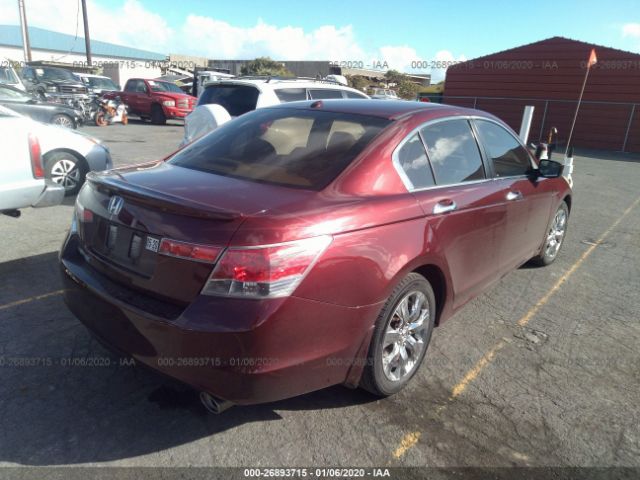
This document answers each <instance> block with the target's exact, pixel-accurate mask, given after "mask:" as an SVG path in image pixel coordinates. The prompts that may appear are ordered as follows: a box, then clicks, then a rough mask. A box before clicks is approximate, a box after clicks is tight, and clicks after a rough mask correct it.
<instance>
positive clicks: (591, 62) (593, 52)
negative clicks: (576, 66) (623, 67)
mask: <svg viewBox="0 0 640 480" xmlns="http://www.w3.org/2000/svg"><path fill="white" fill-rule="evenodd" d="M596 63H598V57H596V49H595V48H592V49H591V55H589V62H588V63H587V68H591V66H593V65H595V64H596Z"/></svg>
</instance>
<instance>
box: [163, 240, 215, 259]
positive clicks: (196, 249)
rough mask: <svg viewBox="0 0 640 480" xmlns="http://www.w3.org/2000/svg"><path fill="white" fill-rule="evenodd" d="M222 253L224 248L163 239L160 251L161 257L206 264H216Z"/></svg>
mask: <svg viewBox="0 0 640 480" xmlns="http://www.w3.org/2000/svg"><path fill="white" fill-rule="evenodd" d="M220 252H222V247H215V246H211V245H199V244H196V243H187V242H179V241H177V240H171V239H169V238H163V239H162V241H161V242H160V248H159V249H158V253H159V254H161V255H167V256H169V257H178V258H184V259H186V260H195V261H197V262H205V263H214V262H215V261H216V259H217V258H218V256H219V255H220Z"/></svg>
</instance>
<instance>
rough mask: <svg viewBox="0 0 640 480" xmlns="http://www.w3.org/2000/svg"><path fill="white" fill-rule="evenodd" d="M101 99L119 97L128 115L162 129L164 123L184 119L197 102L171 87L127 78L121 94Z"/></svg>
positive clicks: (169, 84) (115, 93)
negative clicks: (173, 119)
mask: <svg viewBox="0 0 640 480" xmlns="http://www.w3.org/2000/svg"><path fill="white" fill-rule="evenodd" d="M104 96H105V97H106V98H115V97H120V98H121V99H122V101H123V102H124V103H125V104H126V105H127V107H129V113H131V114H133V115H138V116H139V117H140V118H143V119H151V123H155V124H156V125H163V124H165V123H166V121H167V120H168V119H172V118H184V117H186V116H187V115H188V114H189V113H191V111H192V110H193V109H194V107H195V104H196V101H197V99H196V97H192V96H191V95H187V94H186V93H184V92H183V91H182V90H180V88H178V86H177V85H175V84H174V83H171V82H165V81H162V80H146V79H144V78H130V79H129V80H127V83H126V85H125V86H124V90H123V91H122V92H109V93H107V94H105V95H104Z"/></svg>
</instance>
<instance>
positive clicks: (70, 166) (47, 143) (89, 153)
mask: <svg viewBox="0 0 640 480" xmlns="http://www.w3.org/2000/svg"><path fill="white" fill-rule="evenodd" d="M0 115H3V116H5V117H13V119H14V120H13V122H14V123H15V122H17V119H20V122H19V123H20V124H21V125H23V127H22V128H23V129H27V130H29V131H30V132H33V133H34V134H35V135H36V136H37V137H38V139H39V142H40V147H41V150H42V162H43V165H42V166H43V168H44V172H45V178H47V179H50V180H51V181H53V182H54V183H56V184H59V185H61V186H62V187H64V190H65V193H66V195H74V194H76V193H78V191H80V188H81V187H82V184H83V183H84V179H85V176H86V174H87V173H88V172H89V171H92V170H97V171H100V170H108V169H110V168H111V167H112V166H113V162H112V160H111V154H110V153H109V149H108V148H107V147H106V146H105V145H103V144H102V143H101V142H100V140H98V139H96V138H94V137H91V136H90V135H87V134H84V133H82V132H79V131H78V130H70V129H68V128H63V127H59V126H57V125H50V124H45V123H40V122H36V121H34V120H31V119H29V118H26V117H24V116H22V115H20V114H18V113H16V112H14V111H13V110H10V109H8V108H4V107H1V106H0Z"/></svg>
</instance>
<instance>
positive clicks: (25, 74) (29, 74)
mask: <svg viewBox="0 0 640 480" xmlns="http://www.w3.org/2000/svg"><path fill="white" fill-rule="evenodd" d="M22 78H24V79H25V80H29V81H34V80H35V75H34V74H33V70H31V69H30V68H23V69H22Z"/></svg>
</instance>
